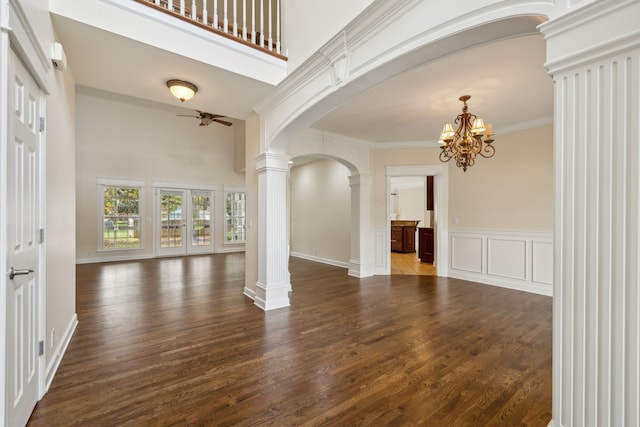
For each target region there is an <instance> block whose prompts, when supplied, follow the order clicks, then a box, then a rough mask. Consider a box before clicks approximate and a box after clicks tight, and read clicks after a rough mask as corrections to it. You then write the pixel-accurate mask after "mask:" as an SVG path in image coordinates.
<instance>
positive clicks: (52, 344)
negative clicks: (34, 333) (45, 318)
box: [49, 328, 56, 348]
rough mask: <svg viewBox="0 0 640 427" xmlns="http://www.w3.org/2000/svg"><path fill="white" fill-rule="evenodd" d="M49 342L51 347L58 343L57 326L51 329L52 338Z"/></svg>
mask: <svg viewBox="0 0 640 427" xmlns="http://www.w3.org/2000/svg"><path fill="white" fill-rule="evenodd" d="M49 342H50V344H49V345H50V346H51V348H53V346H55V345H56V328H53V329H51V340H50V341H49Z"/></svg>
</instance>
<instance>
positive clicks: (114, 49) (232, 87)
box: [52, 15, 273, 119]
mask: <svg viewBox="0 0 640 427" xmlns="http://www.w3.org/2000/svg"><path fill="white" fill-rule="evenodd" d="M52 18H53V21H54V24H55V27H56V31H57V35H58V40H59V42H60V43H61V44H62V45H63V47H64V50H65V53H66V56H67V61H68V63H69V67H70V69H71V70H72V72H73V77H74V79H75V81H76V84H77V85H79V86H85V87H89V88H94V89H100V90H103V91H108V92H114V93H117V94H121V95H125V96H130V97H135V98H140V99H143V100H148V101H154V102H157V103H163V104H169V105H174V106H176V107H185V108H188V109H189V110H190V111H193V109H198V110H203V111H207V112H210V113H214V114H222V115H225V116H228V117H232V118H236V119H246V118H247V117H249V116H250V115H251V113H252V110H253V106H254V105H256V104H257V103H258V102H259V101H260V100H262V99H263V98H264V97H265V96H266V95H267V94H268V93H269V92H270V91H271V90H273V86H272V85H269V84H267V83H263V82H259V81H257V80H254V79H251V78H248V77H244V76H241V75H238V74H235V73H232V72H230V71H226V70H223V69H221V68H216V67H212V66H211V65H208V64H204V63H202V62H199V61H195V60H192V59H189V58H186V57H184V56H180V55H176V54H174V53H171V52H168V51H166V50H162V49H158V48H156V47H153V46H149V45H146V44H143V43H140V42H137V41H134V40H131V39H128V38H125V37H121V36H119V35H117V34H114V33H110V32H107V31H104V30H101V29H98V28H95V27H92V26H89V25H86V24H83V23H80V22H78V21H73V20H71V19H67V18H64V17H62V16H60V15H52ZM172 78H178V79H182V80H188V81H190V82H193V83H195V84H196V85H197V86H198V93H197V95H196V96H195V97H194V98H193V99H191V100H190V101H188V102H186V103H184V104H180V101H178V100H177V99H176V98H174V97H173V96H172V95H171V93H170V92H169V90H168V88H167V86H166V82H167V80H169V79H172Z"/></svg>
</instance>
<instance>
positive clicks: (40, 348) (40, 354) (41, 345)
mask: <svg viewBox="0 0 640 427" xmlns="http://www.w3.org/2000/svg"><path fill="white" fill-rule="evenodd" d="M38 346H39V349H38V355H39V356H44V341H40V342H38Z"/></svg>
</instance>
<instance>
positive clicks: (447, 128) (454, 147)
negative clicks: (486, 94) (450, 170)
mask: <svg viewBox="0 0 640 427" xmlns="http://www.w3.org/2000/svg"><path fill="white" fill-rule="evenodd" d="M458 99H459V100H460V101H462V102H463V103H464V106H463V107H462V113H461V114H459V115H458V117H456V119H455V121H454V123H456V124H457V125H458V128H457V129H456V130H455V131H454V130H453V125H452V124H451V123H447V124H445V125H444V127H443V128H442V132H441V133H440V141H439V142H440V148H441V149H442V151H441V152H440V161H441V162H448V161H449V160H451V159H453V158H455V159H456V166H458V167H459V168H462V170H463V171H464V172H466V171H467V168H468V167H471V166H473V164H474V163H475V160H476V156H477V155H478V154H480V155H481V156H482V157H485V158H489V157H493V155H494V154H495V153H496V149H495V148H494V147H493V145H491V143H492V142H493V141H494V139H493V137H494V132H493V128H492V127H491V125H490V124H487V125H485V124H484V120H482V119H481V118H479V117H476V115H475V114H471V113H468V112H467V111H468V106H467V101H468V100H469V99H471V96H469V95H463V96H461V97H460V98H458Z"/></svg>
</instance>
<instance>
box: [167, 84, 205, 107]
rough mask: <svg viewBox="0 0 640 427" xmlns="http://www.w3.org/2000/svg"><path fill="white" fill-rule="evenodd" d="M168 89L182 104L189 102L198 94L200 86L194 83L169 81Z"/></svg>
mask: <svg viewBox="0 0 640 427" xmlns="http://www.w3.org/2000/svg"><path fill="white" fill-rule="evenodd" d="M167 87H168V88H169V90H170V91H171V94H172V95H173V96H175V97H176V98H178V99H179V100H180V102H184V101H188V100H190V99H191V98H193V96H194V95H195V94H196V92H198V86H196V85H194V84H193V83H190V82H187V81H184V80H178V79H171V80H168V81H167Z"/></svg>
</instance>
